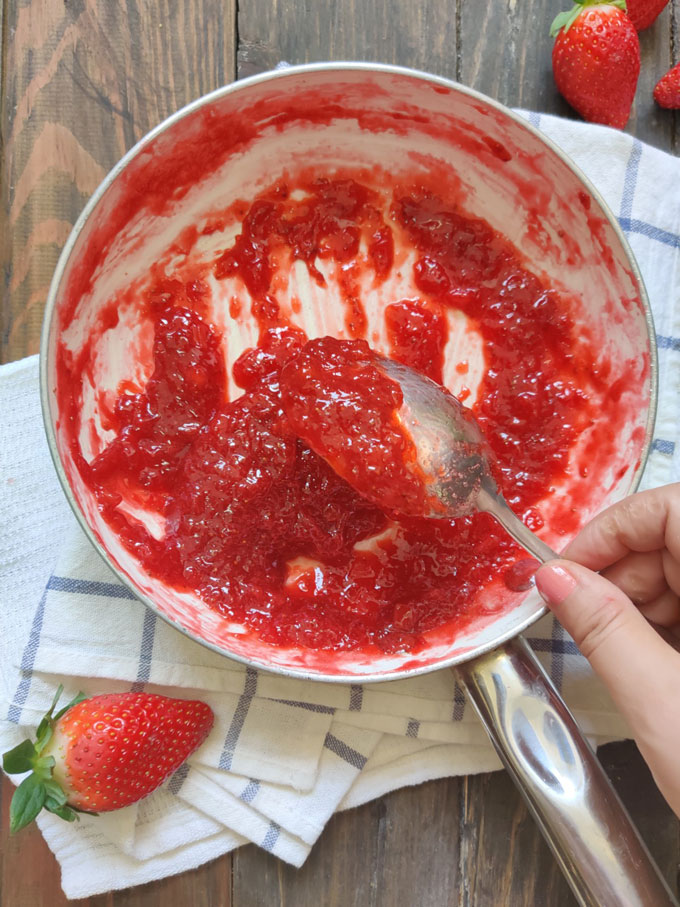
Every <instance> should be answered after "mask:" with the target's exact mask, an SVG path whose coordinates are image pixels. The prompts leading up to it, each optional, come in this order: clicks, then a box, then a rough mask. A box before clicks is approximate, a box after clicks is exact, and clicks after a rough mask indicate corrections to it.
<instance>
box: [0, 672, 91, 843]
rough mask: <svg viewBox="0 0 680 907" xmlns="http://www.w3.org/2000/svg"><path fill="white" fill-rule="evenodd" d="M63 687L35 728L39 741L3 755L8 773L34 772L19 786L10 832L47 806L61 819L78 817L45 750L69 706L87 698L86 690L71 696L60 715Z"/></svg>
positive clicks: (3, 764) (18, 828)
mask: <svg viewBox="0 0 680 907" xmlns="http://www.w3.org/2000/svg"><path fill="white" fill-rule="evenodd" d="M63 689H64V688H63V686H61V685H60V686H59V688H58V690H57V692H56V694H55V696H54V699H53V700H52V705H51V706H50V708H49V709H48V711H47V713H46V714H45V716H44V717H43V719H42V720H41V722H40V724H39V725H38V729H37V731H36V740H35V742H33V741H32V740H23V741H22V742H21V743H19V744H18V745H17V746H15V747H14V748H13V749H11V750H9V751H8V752H6V753H5V754H4V755H3V757H2V767H3V769H4V770H5V771H6V772H7V774H8V775H23V774H25V773H26V772H31V774H30V775H28V776H27V777H26V778H24V780H23V781H22V782H21V784H20V785H19V786H18V787H17V789H16V791H15V792H14V796H13V797H12V802H11V803H10V808H9V829H10V833H11V834H15V833H16V832H17V831H20V830H21V829H22V828H24V827H25V826H26V825H28V824H29V823H30V822H32V821H33V820H34V819H35V817H36V816H37V815H38V813H39V812H40V810H41V809H43V808H45V809H47V810H49V811H50V812H53V813H55V814H56V815H58V816H60V817H61V818H62V819H66V820H67V821H68V822H72V821H73V820H74V819H76V818H77V813H76V811H75V810H74V809H72V808H71V807H70V806H67V804H66V800H67V797H66V794H65V792H64V791H63V790H62V788H61V786H60V785H59V784H58V783H57V782H56V781H55V780H54V778H53V777H52V770H53V769H54V765H55V760H54V757H53V756H43V755H42V753H43V751H44V749H45V747H46V746H47V744H48V743H49V742H50V740H51V739H52V736H53V734H54V726H55V724H56V722H57V721H58V720H59V719H60V718H61V716H62V715H64V714H65V713H66V712H67V711H68V710H69V709H70V708H72V707H73V706H74V705H76V704H77V703H79V702H82V701H83V700H84V699H85V694H84V693H78V695H77V696H76V697H75V698H74V699H72V700H71V701H70V702H69V703H68V704H67V705H65V706H64V707H63V708H62V709H61V710H60V711H59V712H57V714H56V715H55V714H54V710H55V708H56V707H57V703H58V702H59V699H60V698H61V694H62V692H63Z"/></svg>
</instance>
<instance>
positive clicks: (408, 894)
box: [233, 779, 462, 907]
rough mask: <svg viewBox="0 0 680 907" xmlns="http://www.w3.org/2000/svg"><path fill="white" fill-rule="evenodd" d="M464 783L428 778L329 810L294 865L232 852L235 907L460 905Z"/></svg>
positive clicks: (256, 854) (246, 852)
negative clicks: (352, 807) (316, 836)
mask: <svg viewBox="0 0 680 907" xmlns="http://www.w3.org/2000/svg"><path fill="white" fill-rule="evenodd" d="M461 784H462V781H461V780H458V779H444V780H441V781H432V782H430V783H429V784H424V785H420V786H418V787H411V788H406V789H403V790H400V791H395V792H394V793H392V794H390V795H389V796H387V797H381V798H379V799H378V800H375V801H373V802H372V803H367V804H366V805H365V806H362V807H360V808H358V809H355V810H351V811H349V812H345V813H339V814H337V815H335V816H333V818H332V819H331V821H330V822H329V823H328V826H327V827H326V829H325V830H324V832H323V834H322V836H321V838H320V839H319V841H318V842H317V843H316V845H315V847H314V849H313V850H312V853H311V855H310V856H309V858H308V860H307V862H306V863H305V864H304V866H303V867H302V868H301V869H299V870H295V869H293V868H291V867H290V866H287V865H285V864H283V863H281V862H280V861H278V860H276V859H275V858H274V857H271V856H268V855H265V854H263V853H262V851H260V850H257V849H256V848H254V847H245V848H243V849H241V850H239V851H237V852H236V853H235V854H234V857H233V863H234V877H233V885H234V887H233V898H234V907H259V905H267V907H318V905H319V904H322V905H323V907H412V905H415V904H417V905H418V907H448V905H451V907H453V905H458V904H459V899H458V897H459V896H458V892H459V888H460V879H459V875H458V872H459V869H458V854H459V850H460V841H459V823H458V813H459V797H460V790H461Z"/></svg>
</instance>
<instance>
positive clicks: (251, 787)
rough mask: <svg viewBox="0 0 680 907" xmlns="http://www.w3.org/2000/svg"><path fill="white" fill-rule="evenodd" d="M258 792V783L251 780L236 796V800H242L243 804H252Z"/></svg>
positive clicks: (253, 779)
mask: <svg viewBox="0 0 680 907" xmlns="http://www.w3.org/2000/svg"><path fill="white" fill-rule="evenodd" d="M259 790H260V782H259V781H256V780H255V778H251V779H250V781H249V782H248V783H247V784H246V786H245V787H244V788H243V790H242V791H241V793H240V794H239V795H238V798H239V800H243V802H244V803H252V802H253V800H254V799H255V797H257V794H258V791H259Z"/></svg>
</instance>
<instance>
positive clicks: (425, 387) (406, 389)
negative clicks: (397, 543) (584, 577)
mask: <svg viewBox="0 0 680 907" xmlns="http://www.w3.org/2000/svg"><path fill="white" fill-rule="evenodd" d="M375 360H376V361H375V364H376V366H377V367H378V368H380V369H381V370H382V371H383V372H384V373H385V375H387V377H388V378H391V379H392V380H393V381H396V382H397V383H398V384H399V385H400V387H401V391H402V394H403V397H404V401H403V404H402V406H401V408H400V410H399V411H398V413H397V415H398V417H399V420H400V422H401V423H402V426H403V427H404V429H405V430H406V431H407V432H408V434H409V435H410V436H411V438H412V440H413V443H414V445H415V448H416V453H417V459H418V466H419V467H420V469H421V470H422V472H423V474H424V476H425V478H426V480H427V481H428V486H427V490H428V496H427V497H426V498H424V499H423V500H424V502H425V503H424V505H421V506H423V508H424V509H423V511H422V512H419V513H415V512H413V511H411V515H412V516H424V517H438V518H439V519H441V518H442V517H449V518H450V519H454V518H455V517H460V516H464V515H466V514H469V513H473V512H474V511H476V510H478V511H484V512H486V513H490V514H491V516H493V517H494V518H495V519H496V520H498V522H499V523H500V524H501V526H502V527H503V528H504V529H505V530H506V532H508V534H509V535H511V536H512V538H513V539H514V540H515V541H516V542H518V543H519V544H520V545H521V546H522V547H523V548H525V549H526V550H527V551H528V552H529V554H531V555H533V557H535V558H537V559H538V560H539V561H541V563H545V562H546V561H549V560H554V559H555V558H556V557H559V555H558V554H557V553H556V552H555V551H553V550H552V548H550V546H549V545H546V543H545V542H542V541H541V540H540V539H539V538H538V536H536V535H534V533H533V532H532V531H531V530H530V529H528V528H527V527H526V526H525V525H524V523H523V522H522V521H521V520H520V519H519V517H518V516H516V514H515V513H514V512H513V511H512V510H511V509H510V507H509V506H508V504H507V502H506V500H505V498H504V497H503V495H502V494H501V493H500V491H499V490H498V486H497V484H496V482H495V480H494V478H493V476H492V474H491V470H490V468H489V459H490V449H489V445H488V442H487V441H486V439H485V437H484V435H483V433H482V430H481V428H480V427H479V425H478V423H477V420H476V419H475V418H474V416H473V415H472V413H471V412H470V410H469V409H467V408H466V407H464V406H463V405H462V403H460V401H459V400H458V399H457V398H456V397H454V396H453V395H452V394H450V393H448V392H447V391H445V390H444V389H443V388H441V387H440V386H439V385H438V384H435V383H434V381H431V380H430V379H429V378H426V377H425V376H424V375H421V374H420V373H419V372H416V371H414V370H413V369H411V368H409V367H408V366H406V365H402V364H401V363H399V362H395V361H394V360H392V359H386V358H384V357H383V356H378V355H376V357H375ZM428 499H429V500H430V501H432V503H433V505H434V504H437V505H438V506H433V507H431V508H430V509H426V508H427V502H428ZM442 504H443V505H444V507H443V511H444V512H442V508H441V505H442Z"/></svg>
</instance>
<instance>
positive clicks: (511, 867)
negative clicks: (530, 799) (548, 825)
mask: <svg viewBox="0 0 680 907" xmlns="http://www.w3.org/2000/svg"><path fill="white" fill-rule="evenodd" d="M461 826H462V829H463V833H462V836H461V837H462V850H461V877H462V879H463V891H462V897H461V905H462V907H496V905H497V904H507V905H512V907H532V905H536V904H545V905H548V904H549V905H550V907H574V905H575V903H576V902H575V900H574V897H573V895H572V894H571V891H570V890H569V887H568V885H567V883H566V881H565V879H564V877H563V876H562V874H561V872H560V870H559V868H558V866H557V864H556V862H555V860H554V858H553V856H552V854H551V853H550V851H549V850H548V846H547V845H546V844H545V842H544V840H543V838H542V837H541V835H540V834H539V832H538V829H537V827H536V825H535V823H534V820H533V819H532V817H531V816H530V815H529V813H528V811H527V808H526V806H525V805H524V801H523V800H522V799H521V797H520V795H519V793H518V791H517V790H516V788H515V787H514V785H513V783H512V781H511V780H510V778H509V776H508V775H507V774H506V773H505V772H495V773H494V774H485V775H474V776H471V777H469V778H466V779H465V785H464V797H463V802H462V816H461Z"/></svg>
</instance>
